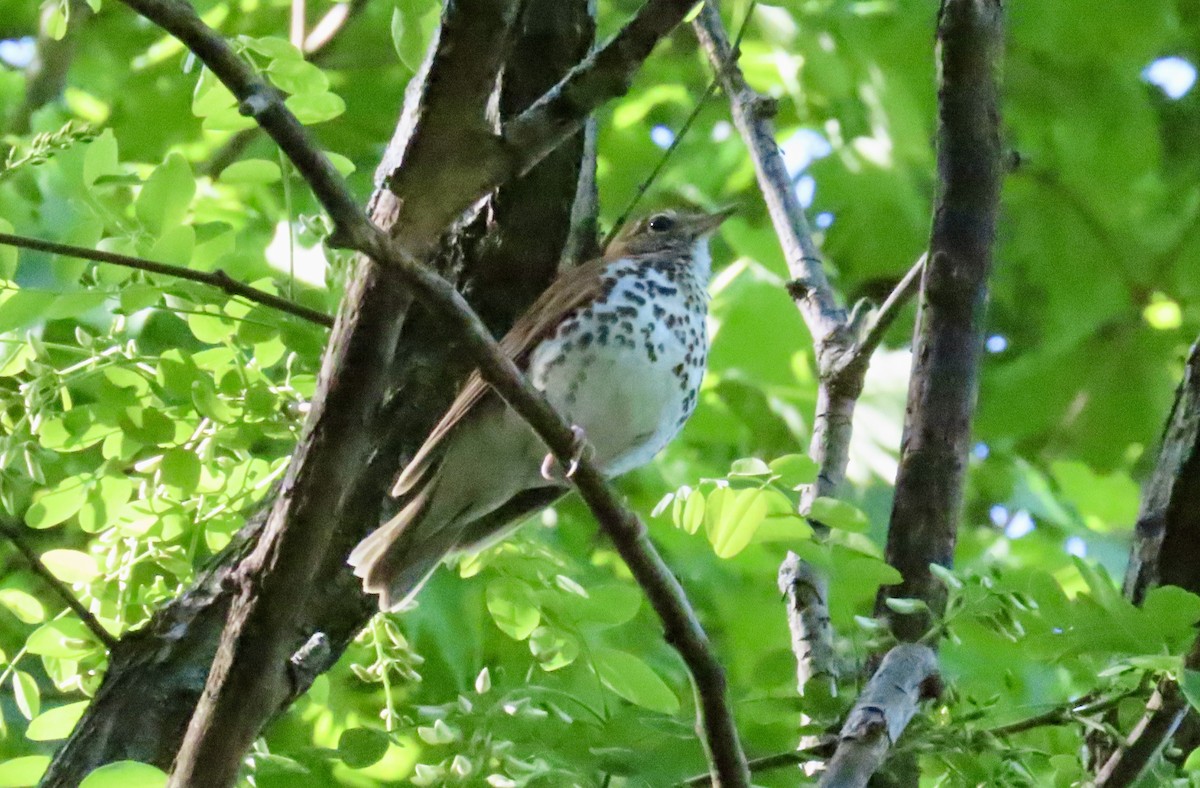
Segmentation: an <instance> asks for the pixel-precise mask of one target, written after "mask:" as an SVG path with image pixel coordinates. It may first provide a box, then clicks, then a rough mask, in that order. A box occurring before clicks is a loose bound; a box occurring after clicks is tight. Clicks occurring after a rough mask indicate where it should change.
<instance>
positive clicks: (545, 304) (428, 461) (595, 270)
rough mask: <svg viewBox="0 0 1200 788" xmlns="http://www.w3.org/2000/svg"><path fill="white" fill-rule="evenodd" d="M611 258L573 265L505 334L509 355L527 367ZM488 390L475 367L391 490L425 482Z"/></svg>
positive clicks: (594, 291)
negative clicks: (453, 433) (448, 442)
mask: <svg viewBox="0 0 1200 788" xmlns="http://www.w3.org/2000/svg"><path fill="white" fill-rule="evenodd" d="M609 262H610V261H608V260H605V259H602V258H598V259H596V260H592V261H589V262H587V263H584V264H583V265H580V266H576V267H575V268H572V269H569V270H568V271H567V272H566V273H564V274H563V275H562V276H560V277H558V278H557V279H555V280H554V282H553V283H551V285H550V286H549V287H548V288H546V290H545V292H543V293H542V294H541V296H539V297H538V299H537V300H536V301H534V302H533V305H532V306H531V307H529V309H528V310H526V312H525V313H524V314H523V315H521V317H520V318H518V320H517V322H516V323H514V324H513V327H512V329H511V330H510V331H509V332H508V333H507V334H505V335H504V338H503V339H501V340H500V350H501V351H502V352H503V353H504V355H506V356H508V357H509V358H510V359H512V360H513V362H515V363H516V365H517V366H518V367H520V368H521V369H522V370H524V369H525V368H526V366H527V364H528V362H529V356H530V354H531V353H532V352H533V349H534V348H535V347H537V345H538V343H539V342H541V341H542V340H543V339H545V338H546V337H548V336H549V335H550V334H551V333H552V332H553V331H554V329H555V328H557V326H558V325H559V323H561V322H562V321H563V320H564V319H565V318H566V316H567V315H568V314H570V313H571V312H573V311H575V310H577V309H579V308H580V307H582V306H583V305H584V304H587V303H589V302H591V301H594V300H595V299H596V298H597V297H598V296H599V295H600V294H601V292H602V289H603V284H604V280H603V278H602V277H601V272H602V271H603V270H604V268H605V267H606V266H607V265H608V264H609ZM487 392H488V384H487V383H485V382H484V380H483V378H482V377H481V376H480V375H479V370H476V371H474V372H472V373H471V376H470V377H469V378H467V383H466V385H465V386H463V389H462V391H460V392H459V393H458V396H457V397H456V398H455V400H454V402H453V404H451V405H450V409H449V410H448V411H446V414H445V415H444V416H442V419H441V421H439V422H438V423H437V426H435V427H434V428H433V431H432V432H431V433H430V434H429V437H428V438H426V439H425V443H424V444H422V445H421V448H420V449H418V450H417V453H416V454H415V455H414V456H413V458H412V461H411V462H409V463H408V465H407V466H406V467H405V468H404V471H403V472H402V473H401V474H400V478H399V479H397V480H396V484H395V486H393V487H392V495H395V496H401V495H406V494H408V493H410V492H412V491H413V490H415V489H416V488H417V487H418V486H419V485H420V484H421V482H422V481H423V480H424V479H425V478H426V477H427V476H428V474H429V471H430V469H431V468H433V467H434V466H435V465H436V464H437V462H438V460H439V458H440V457H441V454H442V449H443V448H444V444H445V440H446V436H447V435H449V434H450V432H451V431H452V430H453V429H454V428H455V427H456V426H458V424H459V423H461V422H462V421H463V419H465V418H466V417H467V416H468V415H469V414H470V413H471V412H472V411H473V410H474V409H475V407H476V406H477V405H478V404H479V402H480V400H482V399H483V397H484V395H485V394H486V393H487Z"/></svg>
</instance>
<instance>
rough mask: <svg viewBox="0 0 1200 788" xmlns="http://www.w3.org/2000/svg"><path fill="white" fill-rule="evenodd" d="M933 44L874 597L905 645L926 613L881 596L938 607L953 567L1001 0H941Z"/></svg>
mask: <svg viewBox="0 0 1200 788" xmlns="http://www.w3.org/2000/svg"><path fill="white" fill-rule="evenodd" d="M938 39H939V42H940V44H941V69H940V73H941V84H940V86H939V91H938V137H937V140H938V142H937V146H938V176H939V178H938V184H939V185H938V196H937V202H936V205H935V209H934V218H933V229H932V232H931V234H930V242H929V260H928V262H927V264H926V266H925V272H924V276H923V278H922V281H921V293H920V312H919V317H918V321H917V322H918V325H917V329H916V335H915V337H914V340H913V367H912V378H911V380H910V383H909V389H908V405H907V410H906V413H905V420H904V435H903V438H902V442H901V450H900V467H899V470H898V472H897V474H896V493H895V499H894V502H893V506H892V516H891V521H890V523H889V527H888V541H887V552H886V558H887V561H888V563H889V564H891V565H892V566H894V567H896V569H898V570H899V571H900V573H901V574H902V575H903V577H904V579H903V581H901V583H899V584H898V585H895V586H890V587H886V588H883V589H881V590H880V593H879V598H878V600H877V604H876V613H877V614H878V615H880V616H883V617H886V618H888V619H889V620H890V624H891V629H892V632H893V633H894V634H895V635H896V637H897V638H899V639H901V640H908V641H912V640H916V639H918V638H920V637H921V636H922V635H923V634H924V633H925V632H926V630H927V629H928V627H929V623H930V614H929V612H917V613H913V614H900V613H896V612H895V611H893V610H891V609H890V608H889V607H888V606H887V600H888V599H892V598H899V597H905V598H909V597H911V598H916V599H919V600H922V601H923V602H925V604H926V605H927V606H928V608H929V610H930V611H934V612H936V611H939V610H940V609H941V608H942V606H943V604H944V602H945V589H944V587H943V586H942V584H941V583H940V582H938V580H937V579H936V578H935V577H934V576H933V574H932V573H931V572H930V571H929V565H930V564H931V563H935V562H936V563H938V564H941V565H942V566H950V565H951V564H952V562H953V557H954V544H955V538H956V535H957V526H958V518H959V514H960V511H961V507H962V491H963V481H964V478H965V472H966V465H967V454H968V451H969V449H970V445H971V417H972V415H973V413H974V410H975V397H976V388H977V383H978V375H979V356H980V352H981V350H982V345H983V315H984V309H985V305H986V301H987V277H988V272H989V270H990V269H991V264H992V245H993V241H994V235H995V227H996V214H997V210H998V204H999V197H1000V181H1001V177H1002V173H1003V169H1002V166H1001V148H1000V117H999V113H1000V110H999V104H998V90H997V61H998V59H999V57H1000V51H1001V44H1002V36H1001V6H1000V2H999V0H944V2H943V3H942V7H941V11H940V12H939V23H938Z"/></svg>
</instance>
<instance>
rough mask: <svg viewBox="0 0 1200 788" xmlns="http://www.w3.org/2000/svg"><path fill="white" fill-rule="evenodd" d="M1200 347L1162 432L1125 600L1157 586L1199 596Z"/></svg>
mask: <svg viewBox="0 0 1200 788" xmlns="http://www.w3.org/2000/svg"><path fill="white" fill-rule="evenodd" d="M1198 554H1200V342H1197V343H1196V344H1193V345H1192V348H1191V350H1190V351H1189V353H1188V358H1187V363H1186V364H1185V365H1184V368H1183V379H1182V380H1181V381H1180V382H1179V387H1178V388H1177V389H1176V391H1175V404H1174V405H1173V406H1172V408H1171V413H1170V415H1169V416H1168V417H1167V422H1166V425H1165V427H1164V429H1163V437H1162V447H1161V448H1160V449H1159V453H1158V461H1157V463H1156V464H1155V466H1154V473H1153V474H1152V475H1151V477H1150V479H1149V480H1148V481H1147V482H1146V485H1145V486H1144V487H1143V488H1142V501H1141V507H1140V511H1139V512H1138V518H1137V524H1136V525H1135V526H1134V541H1133V544H1132V545H1131V547H1130V552H1129V566H1128V568H1127V570H1126V573H1125V596H1126V597H1127V598H1128V599H1129V600H1130V601H1131V602H1133V603H1134V604H1139V605H1140V604H1141V602H1142V600H1143V599H1145V596H1146V592H1147V591H1149V590H1150V589H1151V588H1153V587H1154V586H1156V585H1164V584H1166V585H1176V586H1179V587H1180V588H1184V589H1187V590H1188V591H1191V592H1192V593H1197V592H1200V564H1197V562H1196V560H1195V557H1196V555H1198Z"/></svg>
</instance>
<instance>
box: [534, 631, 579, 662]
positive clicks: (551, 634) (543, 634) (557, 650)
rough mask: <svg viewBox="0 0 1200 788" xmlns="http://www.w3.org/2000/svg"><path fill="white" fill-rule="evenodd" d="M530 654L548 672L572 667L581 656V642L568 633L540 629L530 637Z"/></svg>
mask: <svg viewBox="0 0 1200 788" xmlns="http://www.w3.org/2000/svg"><path fill="white" fill-rule="evenodd" d="M529 652H530V653H531V654H533V657H534V659H536V660H537V661H538V665H540V666H541V668H542V670H544V671H546V672H548V673H549V672H552V671H555V670H558V669H560V668H565V667H566V666H567V665H570V664H571V663H572V662H574V661H575V659H576V658H577V657H578V656H579V641H578V640H576V639H575V638H574V637H572V636H571V635H570V634H568V633H566V632H560V631H558V630H556V629H552V628H550V627H538V628H537V629H535V630H533V633H532V634H531V635H530V636H529Z"/></svg>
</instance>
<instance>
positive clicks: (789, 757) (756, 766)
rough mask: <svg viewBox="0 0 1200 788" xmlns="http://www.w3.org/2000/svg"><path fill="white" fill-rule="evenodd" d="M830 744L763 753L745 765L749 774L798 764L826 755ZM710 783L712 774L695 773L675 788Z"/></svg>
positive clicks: (704, 785) (831, 749)
mask: <svg viewBox="0 0 1200 788" xmlns="http://www.w3.org/2000/svg"><path fill="white" fill-rule="evenodd" d="M832 744H833V741H832V740H830V741H829V742H828V743H825V744H820V745H818V746H816V747H811V748H807V749H803V750H789V751H787V752H777V753H775V754H774V755H764V756H762V757H761V758H753V759H751V760H750V761H749V762H748V763H747V764H746V765H747V766H748V767H749V768H750V773H751V774H758V773H759V772H768V771H770V770H772V769H779V768H782V767H784V766H798V765H800V764H803V763H807V762H808V761H811V760H813V759H816V758H823V757H828V756H829V755H830V754H832V752H833V747H832V746H831V745H832ZM711 785H712V775H710V774H697V775H695V776H694V777H689V778H687V779H686V780H684V781H683V782H681V783H678V784H677V785H676V787H675V788H706V787H707V786H711Z"/></svg>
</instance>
